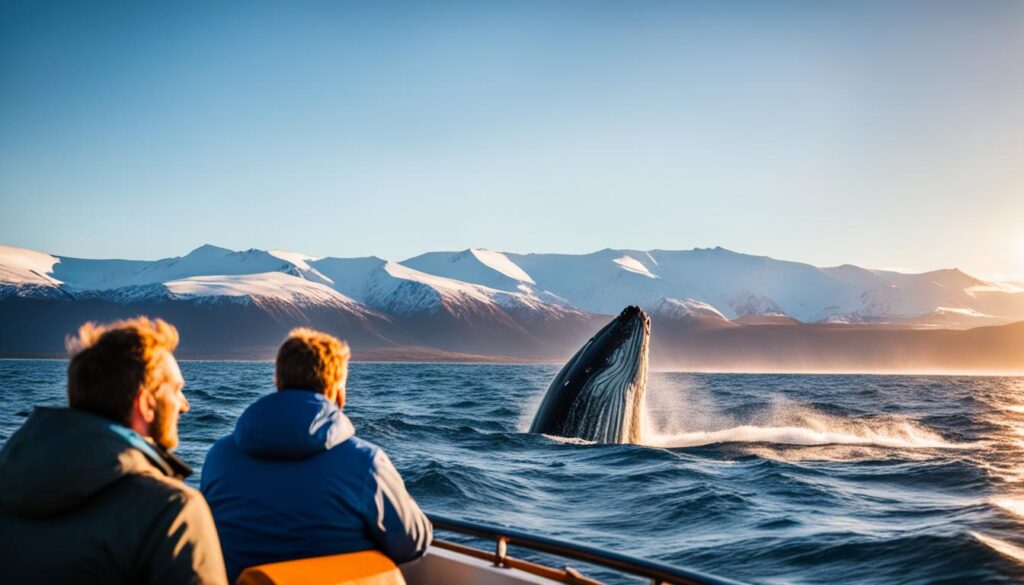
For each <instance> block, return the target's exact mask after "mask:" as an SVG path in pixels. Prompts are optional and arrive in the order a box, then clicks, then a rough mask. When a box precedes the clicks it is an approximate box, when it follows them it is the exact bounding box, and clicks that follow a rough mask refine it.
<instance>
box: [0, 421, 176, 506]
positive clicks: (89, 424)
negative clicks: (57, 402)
mask: <svg viewBox="0 0 1024 585" xmlns="http://www.w3.org/2000/svg"><path fill="white" fill-rule="evenodd" d="M154 470H159V471H158V473H163V474H165V475H169V476H174V475H187V473H189V472H190V471H191V470H188V466H186V465H184V464H183V463H181V462H180V460H178V459H177V458H175V457H174V456H172V455H170V454H168V453H166V452H164V451H162V450H161V449H158V448H157V447H155V446H154V445H152V444H151V443H149V442H147V441H146V440H145V439H143V438H142V436H140V435H139V434H138V433H136V432H135V431H133V430H131V429H129V428H127V427H125V426H122V425H119V424H117V423H114V422H112V421H110V420H107V419H106V418H103V417H101V416H98V415H95V414H91V413H88V412H83V411H80V410H71V409H67V408H36V409H35V410H34V411H33V412H32V414H31V415H30V416H29V417H28V420H26V421H25V424H24V425H22V427H21V428H20V429H18V431H17V432H16V433H14V435H12V436H11V438H10V440H8V441H7V445H6V446H4V449H3V451H2V452H0V507H3V508H4V509H5V510H7V511H9V512H11V513H13V514H17V515H19V516H50V515H54V514H58V513H60V512H63V511H65V510H68V509H70V508H73V507H74V506H76V505H78V504H79V503H81V502H82V501H84V500H85V499H87V498H89V497H90V496H92V495H93V494H94V493H96V492H98V491H99V490H101V489H103V488H105V487H106V486H108V485H110V484H111V483H113V482H115V481H117V480H119V479H121V478H122V477H124V476H126V475H129V474H138V473H152V472H153V471H154Z"/></svg>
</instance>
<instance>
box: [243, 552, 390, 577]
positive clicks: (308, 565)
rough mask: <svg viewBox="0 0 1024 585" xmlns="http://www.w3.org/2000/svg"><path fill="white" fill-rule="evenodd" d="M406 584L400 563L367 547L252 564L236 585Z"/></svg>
mask: <svg viewBox="0 0 1024 585" xmlns="http://www.w3.org/2000/svg"><path fill="white" fill-rule="evenodd" d="M300 584H301V585H405V579H404V578H403V577H402V572H401V571H399V570H398V566H397V565H395V563H393V562H392V561H391V559H389V558H387V557H386V556H384V554H383V553H381V552H380V551H376V550H367V551H362V552H354V553H348V554H343V555H331V556H327V557H314V558H311V559H299V560H295V561H284V562H280V563H268V564H266V565H259V566H256V567H249V568H248V569H246V570H244V571H242V574H241V575H239V577H238V580H237V581H235V585H300Z"/></svg>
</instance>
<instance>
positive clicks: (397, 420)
mask: <svg viewBox="0 0 1024 585" xmlns="http://www.w3.org/2000/svg"><path fill="white" fill-rule="evenodd" d="M65 367H66V364H65V363H64V362H60V361H31V360H13V361H0V389H2V390H0V391H2V392H3V400H2V402H0V442H6V440H7V438H8V437H9V436H10V435H11V434H12V433H13V432H14V431H15V430H16V429H17V427H18V426H19V425H20V424H21V423H22V422H23V421H24V418H25V416H27V415H28V413H29V412H30V411H31V409H32V407H33V406H34V405H62V404H63V403H64V400H65V398H64V396H65V395H64V370H65ZM182 370H183V373H184V375H185V378H186V381H187V385H186V394H187V395H188V396H189V399H190V400H191V402H192V411H191V412H189V413H188V414H186V415H185V416H184V417H183V418H182V425H181V434H182V445H181V447H180V449H179V454H180V455H181V456H182V457H183V458H184V459H185V460H186V461H188V462H189V463H191V464H192V465H194V466H195V468H196V470H197V474H196V476H194V477H193V478H192V479H191V480H190V482H191V483H193V485H196V484H197V483H198V472H199V470H200V469H201V465H202V460H203V456H204V454H205V451H206V449H207V448H208V447H209V445H210V443H211V442H212V441H214V440H215V439H217V438H219V437H221V436H223V435H225V434H227V433H229V432H230V431H231V429H232V427H233V424H234V421H235V420H236V418H237V417H238V415H239V414H240V413H241V411H242V410H243V409H244V408H245V406H246V405H248V404H249V403H251V402H252V401H253V400H255V399H256V398H257V397H259V396H261V395H263V394H265V393H268V392H270V391H271V390H272V386H271V380H272V373H273V367H272V364H269V363H252V362H184V363H183V364H182ZM557 370H558V367H557V366H544V365H526V366H512V365H460V364H354V365H353V367H352V371H351V374H350V380H349V391H348V406H347V407H346V411H347V412H348V414H349V416H350V417H351V418H352V420H353V422H354V423H355V425H356V428H357V431H358V433H359V434H360V435H361V436H363V437H364V438H367V439H370V440H372V441H374V442H377V443H378V444H380V445H381V446H383V447H384V448H385V449H386V450H387V451H388V453H389V454H390V455H391V457H392V459H393V460H394V462H395V464H396V466H397V467H398V468H399V470H400V471H401V472H402V475H403V477H404V478H405V481H406V485H407V487H408V488H409V491H410V492H411V493H412V494H413V495H414V496H415V497H416V498H417V500H418V501H419V502H420V504H421V505H422V506H423V507H424V508H425V509H427V510H429V511H434V512H437V513H443V514H446V515H450V516H454V517H459V518H464V519H468V520H475V521H482V522H489V523H496V524H506V525H509V526H514V527H517V528H521V529H526V530H532V531H538V532H541V533H544V534H548V535H552V536H557V537H561V538H568V539H572V540H577V541H581V542H585V543H589V544H592V545H598V546H603V547H609V548H611V549H614V550H617V551H621V552H625V553H629V554H634V555H638V556H642V557H648V558H652V559H657V560H660V561H664V562H669V563H674V564H678V565H681V566H686V567H690V568H694V569H698V570H704V571H708V572H713V573H716V574H719V575H722V576H726V577H732V578H735V579H739V580H744V581H748V582H752V583H886V584H890V583H1014V582H1021V581H1024V378H981V377H927V376H840V375H749V374H745V375H734V374H689V373H653V374H652V375H651V380H650V384H649V387H648V399H647V412H648V416H647V421H646V429H645V440H644V443H645V445H594V444H587V443H585V442H581V441H569V440H564V439H559V440H556V439H553V438H549V437H545V436H538V435H530V434H528V433H526V432H525V430H526V429H527V427H528V426H529V423H530V420H531V417H532V414H533V412H534V410H535V409H536V406H537V404H538V403H539V401H540V399H541V396H542V395H543V393H544V391H545V390H546V388H547V385H548V383H549V382H550V380H551V379H552V378H553V376H554V375H555V374H556V373H557ZM439 535H440V534H439ZM511 552H512V553H513V554H519V553H520V551H519V549H515V548H513V549H512V551H511ZM524 556H528V557H529V556H530V555H524ZM563 564H564V563H563ZM588 570H589V569H588ZM585 572H587V571H585ZM590 574H594V573H593V571H590ZM596 576H598V577H602V578H607V579H609V580H611V581H616V578H615V577H614V576H613V575H608V574H604V573H601V572H598V573H596Z"/></svg>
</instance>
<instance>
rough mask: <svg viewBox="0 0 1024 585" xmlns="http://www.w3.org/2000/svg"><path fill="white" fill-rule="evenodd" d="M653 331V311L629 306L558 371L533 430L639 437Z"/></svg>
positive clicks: (603, 439)
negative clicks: (649, 347) (649, 311)
mask: <svg viewBox="0 0 1024 585" xmlns="http://www.w3.org/2000/svg"><path fill="white" fill-rule="evenodd" d="M650 336H651V320H650V318H649V317H648V316H647V314H646V313H644V311H643V310H642V309H641V308H640V307H636V306H629V307H626V308H625V309H623V310H622V313H621V314H619V316H618V317H616V318H615V319H613V320H612V322H611V323H609V324H607V325H605V326H604V328H602V329H601V330H600V331H598V332H597V334H596V335H594V336H593V337H591V338H590V341H588V342H587V343H586V344H584V345H583V347H582V348H580V350H579V351H577V352H576V355H574V356H572V359H570V360H569V362H568V363H566V364H565V367H563V368H562V371H560V372H558V375H557V376H555V380H554V381H553V382H551V386H549V387H548V391H547V393H546V394H545V395H544V400H543V401H542V402H541V403H540V408H538V409H537V414H536V416H534V419H533V424H532V425H530V432H531V433H543V434H545V435H555V436H559V437H578V438H580V439H586V440H588V441H595V442H597V443H638V442H639V441H640V437H641V434H642V430H643V429H642V423H643V404H644V393H645V392H646V390H647V358H648V346H649V344H650V342H649V340H650Z"/></svg>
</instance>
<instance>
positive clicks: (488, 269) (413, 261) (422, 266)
mask: <svg viewBox="0 0 1024 585" xmlns="http://www.w3.org/2000/svg"><path fill="white" fill-rule="evenodd" d="M401 264H402V265H403V266H408V267H409V268H412V269H415V270H418V271H420V272H424V273H427V274H435V275H438V276H444V277H446V278H450V279H453V280H459V281H462V282H468V283H472V284H478V285H481V286H485V287H488V288H492V289H494V290H500V291H506V292H515V293H524V294H527V295H531V296H535V297H537V298H539V299H542V300H543V301H545V302H552V303H562V304H564V303H565V301H564V299H559V298H558V297H556V296H554V295H550V294H546V293H545V291H539V290H537V287H536V286H534V285H535V283H534V281H533V278H532V277H531V276H530V275H529V274H528V273H527V272H526V271H524V270H523V269H522V268H520V267H519V266H517V265H516V264H515V263H514V262H512V261H511V260H509V258H508V256H506V255H505V254H502V253H501V252H494V251H492V250H484V249H482V248H472V249H469V250H463V251H461V252H428V253H426V254H422V255H420V256H416V257H414V258H409V259H408V260H404V261H402V262H401Z"/></svg>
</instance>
